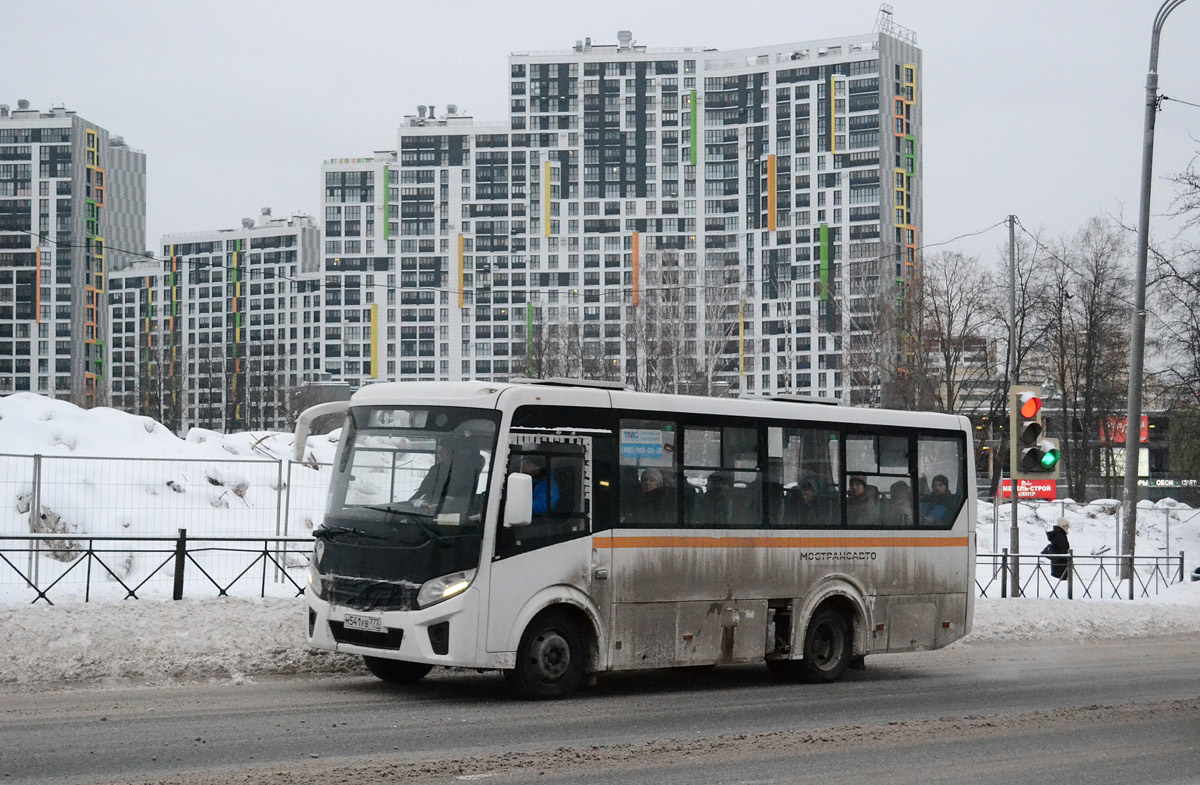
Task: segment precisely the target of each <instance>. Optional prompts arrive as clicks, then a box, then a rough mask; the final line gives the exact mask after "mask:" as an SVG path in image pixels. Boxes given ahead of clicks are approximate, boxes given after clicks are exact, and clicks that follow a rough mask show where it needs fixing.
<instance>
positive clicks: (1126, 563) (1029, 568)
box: [975, 548, 1184, 600]
mask: <svg viewBox="0 0 1200 785" xmlns="http://www.w3.org/2000/svg"><path fill="white" fill-rule="evenodd" d="M1051 558H1054V559H1062V558H1064V557H1063V556H1054V557H1051V556H1043V555H1040V554H1035V553H1020V554H1015V553H1009V552H1008V549H1007V548H1006V549H1004V550H1003V551H1001V552H1000V553H980V554H977V555H976V561H975V566H976V568H975V589H976V593H977V595H978V596H980V597H1009V596H1014V593H1013V591H1012V588H1011V586H1010V583H1011V575H1012V571H1013V570H1014V569H1015V570H1016V573H1017V576H1018V591H1017V592H1016V594H1015V596H1017V597H1043V598H1059V599H1068V600H1072V599H1109V600H1123V599H1124V600H1133V599H1137V598H1141V597H1150V596H1152V595H1154V594H1157V593H1158V592H1160V591H1162V590H1163V589H1165V588H1167V587H1168V586H1170V585H1171V584H1174V583H1181V582H1182V581H1183V579H1184V578H1183V570H1184V554H1183V551H1180V552H1179V555H1178V556H1104V555H1100V556H1090V555H1088V556H1082V555H1078V554H1076V553H1074V552H1073V551H1072V552H1069V553H1068V554H1067V555H1066V557H1065V558H1066V559H1067V561H1066V570H1065V571H1063V573H1062V574H1063V577H1062V578H1057V577H1055V576H1054V574H1053V572H1052V569H1053V562H1051ZM1122 572H1124V573H1125V574H1126V575H1128V576H1129V577H1127V578H1122V577H1121V574H1122Z"/></svg>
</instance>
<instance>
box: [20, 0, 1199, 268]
mask: <svg viewBox="0 0 1200 785" xmlns="http://www.w3.org/2000/svg"><path fill="white" fill-rule="evenodd" d="M1160 4H1161V3H1160V0H1119V1H1118V0H1099V1H1097V0H1053V1H1052V2H1050V1H1048V0H1009V1H1008V2H1004V3H994V4H986V5H985V4H982V3H976V2H968V1H967V0H958V1H957V2H930V1H929V0H896V2H894V3H893V5H894V6H895V15H894V19H895V21H896V22H898V23H899V24H902V25H904V26H906V27H908V28H910V29H912V30H914V31H915V32H916V34H917V43H918V44H919V45H920V47H921V48H922V50H923V51H924V82H923V90H924V96H923V100H924V102H925V130H924V161H923V162H922V164H923V165H922V166H921V167H920V173H921V174H923V175H924V177H925V180H924V187H925V238H924V242H925V243H937V242H941V241H944V240H948V239H950V238H952V237H955V236H956V235H961V234H964V233H968V232H973V231H977V230H980V229H984V228H985V227H988V226H991V225H993V224H996V223H997V222H1000V221H1002V220H1003V219H1004V217H1005V216H1006V215H1008V214H1010V213H1012V214H1016V215H1017V216H1018V217H1019V218H1020V219H1021V221H1022V223H1023V224H1024V225H1026V226H1028V227H1030V228H1038V227H1041V228H1044V229H1045V230H1046V231H1047V232H1048V233H1049V234H1050V235H1052V236H1053V235H1058V234H1064V233H1071V232H1074V231H1075V230H1076V229H1077V228H1078V227H1079V226H1080V225H1081V224H1082V223H1083V222H1084V221H1085V220H1086V219H1087V218H1088V217H1090V216H1093V215H1098V214H1106V213H1107V214H1123V215H1124V216H1125V218H1126V220H1127V221H1128V222H1129V223H1130V224H1135V223H1136V214H1137V206H1138V198H1139V172H1140V165H1141V151H1142V123H1143V99H1144V95H1145V75H1146V70H1147V66H1148V62H1149V46H1150V30H1151V25H1152V23H1153V19H1154V14H1155V12H1156V11H1157V9H1158V7H1159V5H1160ZM878 9H879V3H878V2H874V0H836V1H834V0H828V1H827V2H810V1H808V0H799V2H797V0H790V1H789V2H767V1H765V0H764V1H762V2H755V1H754V0H739V1H738V2H730V0H719V1H716V0H686V2H676V1H675V0H654V1H653V2H648V1H647V0H637V1H636V2H633V1H631V0H603V1H602V2H594V3H585V2H564V0H545V1H544V2H535V1H533V0H516V1H514V0H510V1H509V2H489V3H483V2H455V1H454V0H442V2H435V3H428V2H422V3H417V2H384V1H383V0H344V1H343V2H316V1H315V0H288V1H287V2H281V1H276V0H197V1H196V2H190V3H182V2H162V1H161V0H137V1H135V0H107V1H106V2H86V3H85V2H82V0H80V1H74V0H37V2H21V0H0V18H2V19H3V21H4V23H3V25H2V28H3V30H4V32H5V35H4V44H3V47H4V56H3V62H4V67H3V68H0V103H6V104H9V105H11V106H14V107H15V105H16V102H17V100H18V99H20V98H26V99H29V100H30V102H31V103H32V105H33V107H35V108H37V109H41V110H43V111H44V110H47V109H49V108H50V106H51V105H52V104H65V105H66V107H67V108H68V109H72V110H75V111H76V112H78V113H79V114H80V115H82V116H83V117H85V118H87V119H88V120H91V121H92V122H95V123H98V124H100V125H102V126H104V127H106V128H108V129H109V131H111V132H112V133H115V134H120V135H122V136H124V137H125V139H126V141H127V142H128V143H129V144H130V145H131V146H133V147H136V148H139V149H141V150H144V151H145V152H146V155H147V167H148V206H147V211H148V225H147V231H148V236H147V244H148V245H149V246H150V247H151V248H157V247H158V245H159V239H160V237H161V236H162V235H163V234H164V233H167V232H187V231H201V230H207V229H218V228H230V227H235V226H238V225H239V221H240V219H241V218H242V217H245V216H257V215H258V213H259V210H260V208H262V207H267V206H269V207H272V208H273V209H274V212H275V214H276V215H280V214H286V213H291V212H307V213H310V214H314V215H316V214H317V211H318V208H319V207H320V198H321V184H320V166H321V162H322V161H323V160H325V159H327V158H341V157H364V156H369V155H371V154H372V152H373V151H375V150H389V149H394V148H395V145H396V128H397V126H398V125H399V123H400V121H401V119H402V117H403V116H404V115H405V114H412V113H414V111H415V109H416V106H417V105H418V104H434V105H437V106H438V107H441V108H444V107H445V105H446V104H448V103H453V104H457V105H458V107H459V110H460V111H462V112H467V113H470V114H473V115H474V116H475V117H476V119H479V120H491V121H500V120H505V119H506V117H507V98H508V96H507V82H508V79H507V61H506V58H507V56H508V55H509V54H510V53H511V52H513V51H529V50H544V49H569V48H570V47H571V46H572V45H573V44H574V42H575V41H576V40H578V39H582V38H584V37H585V36H590V37H591V38H592V40H593V42H596V43H615V42H616V33H617V31H618V30H621V29H629V30H632V31H633V34H634V39H635V40H636V41H637V43H639V44H643V45H646V46H649V47H683V46H705V47H714V48H718V49H739V48H745V47H752V46H758V45H767V44H777V43H787V42H798V41H807V40H813V39H819V38H831V37H838V36H847V35H858V34H862V33H869V32H871V30H872V29H873V26H874V22H875V17H876V14H877V11H878ZM1198 37H1200V2H1195V3H1185V4H1184V5H1183V6H1182V7H1180V8H1179V9H1178V10H1176V11H1175V12H1174V13H1173V14H1172V16H1171V17H1170V19H1169V21H1168V23H1167V25H1166V28H1165V33H1164V35H1163V41H1162V47H1161V54H1160V61H1159V71H1160V75H1161V76H1160V82H1159V87H1160V90H1161V92H1162V93H1163V94H1165V95H1167V96H1169V97H1171V98H1176V99H1180V100H1182V101H1188V102H1191V103H1194V104H1200V68H1197V67H1196V66H1197V63H1196V55H1195V51H1196V50H1195V47H1194V43H1193V42H1194V41H1195V40H1196V39H1197V38H1198ZM439 111H440V110H439ZM1196 139H1200V107H1193V106H1188V105H1186V104H1183V103H1173V102H1167V103H1165V104H1164V111H1163V112H1161V113H1160V114H1159V120H1158V129H1157V135H1156V147H1155V168H1154V171H1155V174H1156V177H1157V179H1156V182H1155V201H1154V207H1155V211H1156V213H1157V214H1161V213H1162V212H1163V211H1165V210H1166V209H1168V208H1169V206H1170V197H1171V195H1172V190H1171V186H1170V184H1169V183H1166V182H1165V181H1164V180H1163V179H1161V178H1162V177H1165V176H1167V175H1170V174H1172V173H1176V172H1179V171H1180V170H1182V169H1184V168H1185V167H1186V166H1187V165H1188V163H1189V162H1190V161H1191V159H1192V156H1193V155H1194V153H1195V152H1196V151H1197V150H1200V141H1196ZM1168 228H1169V227H1168V224H1167V222H1166V221H1165V220H1158V219H1156V220H1154V222H1153V223H1152V231H1154V232H1155V233H1156V234H1157V233H1159V232H1165V231H1167V229H1168ZM1006 237H1007V233H1006V231H1005V230H1004V229H1003V228H1002V227H997V228H994V229H992V230H990V231H989V232H987V233H985V234H983V235H982V236H979V237H975V238H970V239H965V240H960V241H957V242H954V243H952V244H950V245H949V246H946V247H949V248H952V249H956V250H962V251H964V252H967V253H972V254H975V255H980V256H983V257H985V258H987V259H988V260H989V261H990V260H991V259H993V258H994V257H995V256H996V254H997V249H998V248H1000V247H1001V246H1002V245H1003V243H1004V242H1005V241H1006Z"/></svg>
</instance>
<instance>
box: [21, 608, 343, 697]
mask: <svg viewBox="0 0 1200 785" xmlns="http://www.w3.org/2000/svg"><path fill="white" fill-rule="evenodd" d="M304 617H305V610H304V601H303V600H302V599H298V598H297V599H291V600H281V599H270V598H268V599H266V600H240V599H206V600H193V601H189V600H182V601H180V602H170V601H166V602H158V601H152V600H141V601H137V602H127V603H105V604H101V605H97V604H95V603H90V604H87V605H84V604H81V603H72V604H67V605H55V606H48V605H44V604H38V605H32V606H7V607H0V647H3V650H4V651H9V652H21V654H20V656H16V657H5V658H0V684H18V685H21V684H34V683H68V684H70V683H79V684H95V683H104V682H106V681H114V680H132V681H136V682H143V683H151V684H165V683H170V682H172V681H177V680H183V681H202V680H206V679H216V680H221V681H232V682H234V683H239V682H242V681H245V680H247V679H251V678H253V677H255V676H265V675H283V674H296V673H344V672H357V671H358V670H360V669H361V667H362V660H361V659H360V658H358V657H350V656H348V655H344V654H332V653H330V652H315V651H309V650H308V649H306V648H305V645H304Z"/></svg>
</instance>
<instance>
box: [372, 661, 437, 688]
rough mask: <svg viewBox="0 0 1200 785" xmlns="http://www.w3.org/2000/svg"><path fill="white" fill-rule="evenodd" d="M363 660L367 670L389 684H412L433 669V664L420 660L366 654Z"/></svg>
mask: <svg viewBox="0 0 1200 785" xmlns="http://www.w3.org/2000/svg"><path fill="white" fill-rule="evenodd" d="M363 662H364V663H366V666H367V670H369V671H370V672H371V674H372V675H373V676H375V677H376V678H377V679H381V680H383V681H386V682H387V683H388V684H412V683H413V682H415V681H420V680H421V679H423V678H424V677H425V674H427V673H429V671H431V670H433V666H432V665H425V664H422V663H420V662H405V661H403V660H385V659H383V658H382V657H368V656H367V655H365V654H364V655H363Z"/></svg>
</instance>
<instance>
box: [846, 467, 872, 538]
mask: <svg viewBox="0 0 1200 785" xmlns="http://www.w3.org/2000/svg"><path fill="white" fill-rule="evenodd" d="M846 522H847V523H848V524H849V525H850V526H863V527H871V526H878V525H879V505H878V503H877V501H876V499H873V498H871V496H870V495H869V494H868V493H867V480H866V478H865V477H863V476H862V475H860V474H855V475H852V476H851V477H850V484H849V487H848V489H847V496H846Z"/></svg>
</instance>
